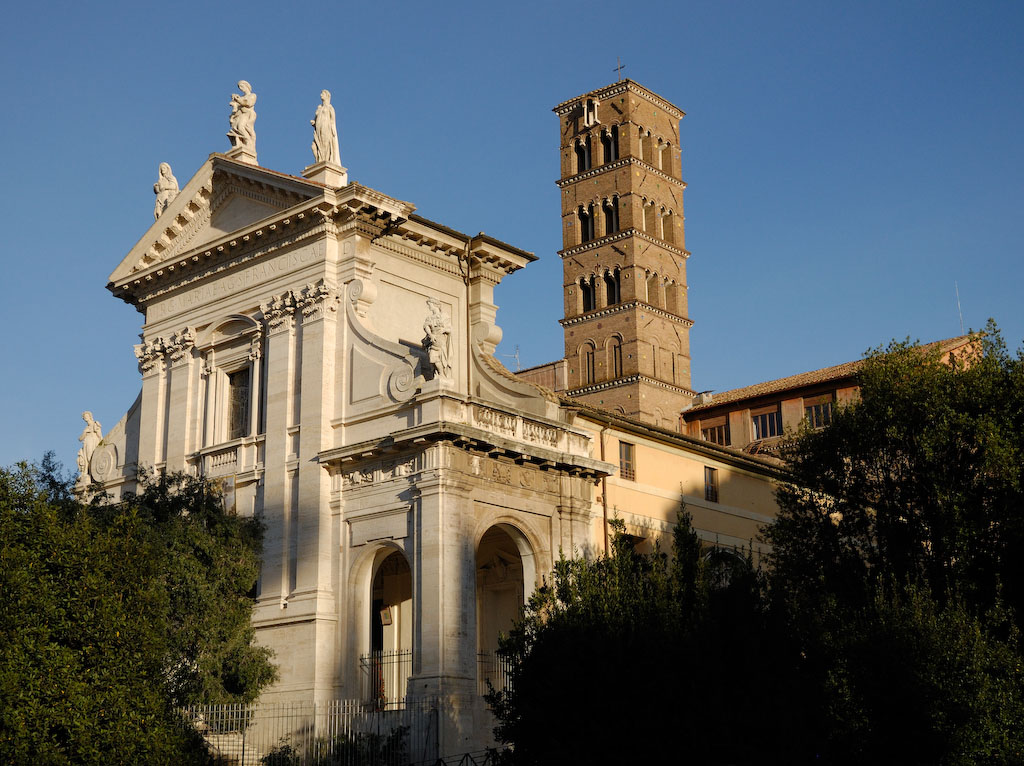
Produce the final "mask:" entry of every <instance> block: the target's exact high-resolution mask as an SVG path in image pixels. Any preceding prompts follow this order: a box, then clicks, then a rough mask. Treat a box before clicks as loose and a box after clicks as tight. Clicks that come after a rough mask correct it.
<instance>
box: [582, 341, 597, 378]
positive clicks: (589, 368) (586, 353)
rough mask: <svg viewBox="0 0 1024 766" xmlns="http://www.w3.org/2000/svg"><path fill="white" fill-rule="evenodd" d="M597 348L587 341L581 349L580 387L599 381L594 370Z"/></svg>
mask: <svg viewBox="0 0 1024 766" xmlns="http://www.w3.org/2000/svg"><path fill="white" fill-rule="evenodd" d="M596 351H597V347H596V346H595V345H594V344H593V342H591V341H589V340H588V341H587V342H586V343H584V344H583V345H582V346H581V347H580V385H581V386H588V385H590V384H591V383H593V382H595V381H596V380H597V378H596V377H595V376H596V371H595V368H594V356H595V353H596Z"/></svg>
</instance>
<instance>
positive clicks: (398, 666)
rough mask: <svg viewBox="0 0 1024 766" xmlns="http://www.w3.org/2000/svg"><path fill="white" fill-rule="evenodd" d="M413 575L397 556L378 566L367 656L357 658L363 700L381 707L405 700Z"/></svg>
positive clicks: (387, 558)
mask: <svg viewBox="0 0 1024 766" xmlns="http://www.w3.org/2000/svg"><path fill="white" fill-rule="evenodd" d="M412 621H413V616H412V572H411V570H410V569H409V562H408V561H406V559H405V556H403V555H402V554H401V553H400V552H398V551H394V552H392V553H390V554H388V555H387V556H386V557H385V558H384V559H383V560H382V561H381V562H380V564H379V565H378V566H377V571H376V573H375V574H374V576H373V586H372V592H371V598H370V653H369V654H368V655H364V656H363V657H361V658H360V664H361V665H362V670H363V698H364V699H366V700H368V701H373V702H376V703H377V704H378V705H379V706H381V707H388V706H396V705H398V704H399V703H400V701H401V700H402V698H403V697H405V691H406V686H407V685H408V680H409V676H410V675H411V673H412Z"/></svg>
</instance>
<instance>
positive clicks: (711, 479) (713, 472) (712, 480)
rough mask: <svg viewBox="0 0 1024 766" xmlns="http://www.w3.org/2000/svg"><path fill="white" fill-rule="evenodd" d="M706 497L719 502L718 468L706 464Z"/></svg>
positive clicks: (709, 500) (708, 499) (710, 501)
mask: <svg viewBox="0 0 1024 766" xmlns="http://www.w3.org/2000/svg"><path fill="white" fill-rule="evenodd" d="M704 499H705V500H707V501H708V502H709V503H717V502H718V469H717V468H710V467H708V466H704Z"/></svg>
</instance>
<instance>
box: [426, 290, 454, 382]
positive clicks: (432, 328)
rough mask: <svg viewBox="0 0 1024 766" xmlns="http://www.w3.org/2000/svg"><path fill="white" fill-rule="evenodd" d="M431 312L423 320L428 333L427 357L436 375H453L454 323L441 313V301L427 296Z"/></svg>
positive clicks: (446, 376) (448, 376) (447, 376)
mask: <svg viewBox="0 0 1024 766" xmlns="http://www.w3.org/2000/svg"><path fill="white" fill-rule="evenodd" d="M427 308H429V309H430V314H429V315H427V318H426V319H425V320H424V322H423V332H425V333H426V334H427V337H426V338H425V339H424V344H423V345H424V346H425V347H426V350H427V359H428V361H429V362H430V365H431V367H432V368H433V370H434V374H435V375H441V376H442V377H445V378H450V377H451V376H452V361H451V358H452V324H451V322H449V321H448V320H447V319H445V317H444V314H442V313H441V303H440V301H438V300H437V299H436V298H427Z"/></svg>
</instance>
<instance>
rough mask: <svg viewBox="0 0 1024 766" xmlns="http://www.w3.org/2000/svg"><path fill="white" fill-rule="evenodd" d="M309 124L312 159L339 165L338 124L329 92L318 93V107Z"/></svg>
mask: <svg viewBox="0 0 1024 766" xmlns="http://www.w3.org/2000/svg"><path fill="white" fill-rule="evenodd" d="M309 124H310V125H312V126H313V145H312V149H313V159H314V160H316V161H317V162H330V163H332V164H334V165H341V151H340V150H339V149H338V124H337V122H336V120H335V114H334V107H333V106H331V92H330V91H329V90H327V89H324V90H322V91H320V106H318V107H317V108H316V114H315V116H314V117H313V119H312V120H310V121H309Z"/></svg>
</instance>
